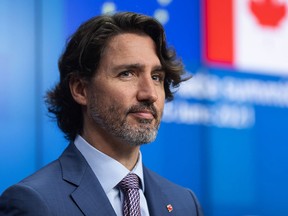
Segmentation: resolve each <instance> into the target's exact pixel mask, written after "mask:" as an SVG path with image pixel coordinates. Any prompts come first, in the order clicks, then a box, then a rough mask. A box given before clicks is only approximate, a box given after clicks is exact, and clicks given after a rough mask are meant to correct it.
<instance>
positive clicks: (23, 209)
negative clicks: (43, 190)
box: [0, 184, 52, 216]
mask: <svg viewBox="0 0 288 216" xmlns="http://www.w3.org/2000/svg"><path fill="white" fill-rule="evenodd" d="M8 215H9V216H12V215H19V216H23V215H29V216H34V215H35V216H36V215H37V216H44V215H45V216H48V215H52V214H51V212H50V211H49V208H48V206H47V204H46V202H45V200H43V198H42V197H41V195H40V194H39V193H38V192H37V191H36V190H34V189H33V188H31V187H29V186H27V185H24V184H16V185H14V186H12V187H10V188H8V189H7V190H6V191H4V193H3V194H2V195H1V196H0V216H8Z"/></svg>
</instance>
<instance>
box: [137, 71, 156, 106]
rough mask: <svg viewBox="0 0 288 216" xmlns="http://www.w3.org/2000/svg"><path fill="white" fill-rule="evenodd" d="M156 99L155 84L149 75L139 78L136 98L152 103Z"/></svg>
mask: <svg viewBox="0 0 288 216" xmlns="http://www.w3.org/2000/svg"><path fill="white" fill-rule="evenodd" d="M157 99H158V94H157V90H156V86H155V83H154V81H153V80H152V78H151V76H147V77H143V78H142V79H139V83H138V91H137V100H138V101H145V102H149V103H154V102H155V101H157Z"/></svg>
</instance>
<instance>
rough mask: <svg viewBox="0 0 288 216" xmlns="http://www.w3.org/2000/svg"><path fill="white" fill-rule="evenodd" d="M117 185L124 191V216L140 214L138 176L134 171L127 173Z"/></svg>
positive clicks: (137, 215) (138, 215)
mask: <svg viewBox="0 0 288 216" xmlns="http://www.w3.org/2000/svg"><path fill="white" fill-rule="evenodd" d="M119 187H120V189H121V190H122V191H123V193H124V203H123V214H124V216H140V193H139V178H138V176H137V175H136V174H134V173H129V174H128V175H127V176H126V177H125V178H123V179H122V181H121V182H120V183H119Z"/></svg>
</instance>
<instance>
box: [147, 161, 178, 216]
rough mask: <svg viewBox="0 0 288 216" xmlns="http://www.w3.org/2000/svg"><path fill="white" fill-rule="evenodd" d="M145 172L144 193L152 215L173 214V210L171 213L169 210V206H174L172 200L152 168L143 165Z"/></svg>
mask: <svg viewBox="0 0 288 216" xmlns="http://www.w3.org/2000/svg"><path fill="white" fill-rule="evenodd" d="M143 172H144V181H145V192H144V194H145V197H146V201H147V204H148V208H149V213H150V216H158V215H161V216H165V215H166V216H171V213H173V211H172V212H171V213H170V212H169V211H168V206H169V205H172V206H173V203H172V200H171V199H170V197H169V196H168V195H167V193H166V191H165V189H164V188H163V187H162V186H161V183H160V182H158V180H157V178H155V177H154V174H153V173H152V172H151V171H150V170H148V169H147V168H145V167H143Z"/></svg>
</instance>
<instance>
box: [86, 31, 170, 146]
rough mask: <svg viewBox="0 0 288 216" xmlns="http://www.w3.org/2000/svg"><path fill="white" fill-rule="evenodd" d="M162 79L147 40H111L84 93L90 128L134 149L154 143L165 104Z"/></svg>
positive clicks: (130, 37)
mask: <svg viewBox="0 0 288 216" xmlns="http://www.w3.org/2000/svg"><path fill="white" fill-rule="evenodd" d="M164 78H165V72H164V71H163V69H162V66H161V63H160V60H159V58H158V56H157V54H156V50H155V44H154V42H153V40H152V39H151V38H150V37H148V36H146V35H137V34H132V33H131V34H130V33H129V34H128V33H126V34H121V35H118V36H115V37H114V38H112V39H111V41H110V42H109V44H108V46H107V48H106V49H105V52H104V53H103V56H102V60H101V62H100V66H99V69H98V70H97V72H96V74H95V76H94V77H93V79H92V81H91V83H90V85H89V87H88V90H87V95H88V97H87V114H88V119H90V120H92V125H93V128H95V130H96V131H97V132H98V133H100V134H101V135H103V136H106V137H107V136H109V137H110V136H111V138H114V139H116V140H118V141H120V142H124V143H127V144H130V145H134V146H135V145H140V144H143V143H149V142H152V141H154V139H155V138H156V135H157V132H158V128H159V124H160V120H161V117H162V113H163V107H164V102H165V92H164Z"/></svg>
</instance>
